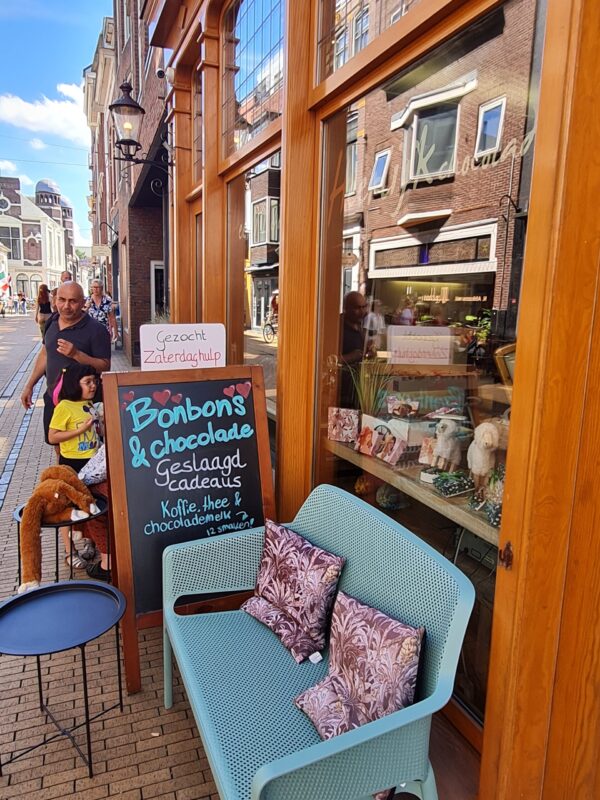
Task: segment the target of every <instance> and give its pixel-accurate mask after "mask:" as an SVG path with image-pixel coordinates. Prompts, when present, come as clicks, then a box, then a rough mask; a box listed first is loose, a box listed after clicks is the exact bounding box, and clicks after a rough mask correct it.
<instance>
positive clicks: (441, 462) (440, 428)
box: [431, 419, 461, 472]
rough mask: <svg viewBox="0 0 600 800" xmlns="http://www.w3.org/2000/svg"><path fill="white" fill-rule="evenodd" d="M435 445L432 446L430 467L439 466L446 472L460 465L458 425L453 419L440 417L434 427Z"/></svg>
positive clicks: (452, 470)
mask: <svg viewBox="0 0 600 800" xmlns="http://www.w3.org/2000/svg"><path fill="white" fill-rule="evenodd" d="M435 436H436V439H435V445H434V447H433V458H432V460H431V466H432V467H439V468H440V469H443V470H444V471H447V472H454V471H455V470H457V469H458V467H459V466H460V457H461V456H460V442H459V441H458V439H457V438H456V437H457V436H458V425H457V423H456V422H455V421H454V420H453V419H442V420H440V421H439V422H438V424H437V426H436V429H435Z"/></svg>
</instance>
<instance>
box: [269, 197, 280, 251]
mask: <svg viewBox="0 0 600 800" xmlns="http://www.w3.org/2000/svg"><path fill="white" fill-rule="evenodd" d="M269 241H271V242H278V241H279V200H278V199H277V198H274V197H271V198H269Z"/></svg>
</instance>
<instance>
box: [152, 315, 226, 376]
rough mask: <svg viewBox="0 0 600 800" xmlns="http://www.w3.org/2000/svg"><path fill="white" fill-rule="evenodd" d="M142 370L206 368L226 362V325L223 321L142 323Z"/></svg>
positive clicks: (220, 365) (219, 365)
mask: <svg viewBox="0 0 600 800" xmlns="http://www.w3.org/2000/svg"><path fill="white" fill-rule="evenodd" d="M140 351H141V367H142V370H160V369H203V368H206V367H224V366H225V326H224V325H222V324H221V323H200V322H197V323H191V324H181V325H175V324H167V325H142V326H141V327H140Z"/></svg>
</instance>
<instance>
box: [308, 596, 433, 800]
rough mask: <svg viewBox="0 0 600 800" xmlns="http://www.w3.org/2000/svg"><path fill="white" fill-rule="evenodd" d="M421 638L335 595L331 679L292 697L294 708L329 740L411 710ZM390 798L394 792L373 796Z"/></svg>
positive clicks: (421, 631) (350, 599)
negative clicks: (388, 716) (403, 710)
mask: <svg viewBox="0 0 600 800" xmlns="http://www.w3.org/2000/svg"><path fill="white" fill-rule="evenodd" d="M424 633H425V629H424V628H413V627H411V626H410V625H405V624H404V623H402V622H398V621H397V620H395V619H392V618H391V617H388V616H387V615H386V614H384V613H383V612H382V611H378V610H377V609H375V608H370V607H369V606H366V605H364V604H363V603H360V602H359V601H358V600H355V599H354V598H353V597H350V596H349V595H347V594H345V593H344V592H338V595H337V599H336V602H335V606H334V608H333V616H332V620H331V638H330V653H329V674H328V675H327V677H326V678H325V679H324V680H322V681H320V682H319V683H318V684H317V685H316V686H312V687H311V688H310V689H307V690H306V691H305V692H303V693H302V694H301V695H299V696H298V697H296V699H295V700H294V702H295V704H296V706H297V707H298V708H299V709H300V710H301V711H303V712H304V713H305V714H306V715H307V716H308V717H309V719H310V720H311V721H312V722H313V724H314V726H315V727H316V729H317V731H318V732H319V735H320V736H321V738H322V739H331V738H332V737H333V736H337V735H338V734H340V733H345V732H346V731H349V730H352V729H353V728H358V727H359V726H360V725H364V724H365V723H366V722H372V721H373V720H376V719H380V718H381V717H385V716H386V715H387V714H391V713H393V712H394V711H398V710H400V709H401V708H404V707H405V706H408V705H410V704H411V703H412V702H413V699H414V694H415V687H416V683H417V671H418V667H419V656H420V653H421V643H422V641H423V635H424ZM392 796H393V790H392V789H389V790H385V791H384V792H379V793H378V794H377V795H374V797H375V798H376V800H386V799H387V798H388V797H392Z"/></svg>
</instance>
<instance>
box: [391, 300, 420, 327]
mask: <svg viewBox="0 0 600 800" xmlns="http://www.w3.org/2000/svg"><path fill="white" fill-rule="evenodd" d="M393 324H394V325H414V324H415V305H414V303H413V299H412V297H411V296H410V295H407V296H406V297H405V298H404V300H403V301H402V302H401V303H400V305H399V306H398V308H397V309H396V310H395V312H394V316H393Z"/></svg>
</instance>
